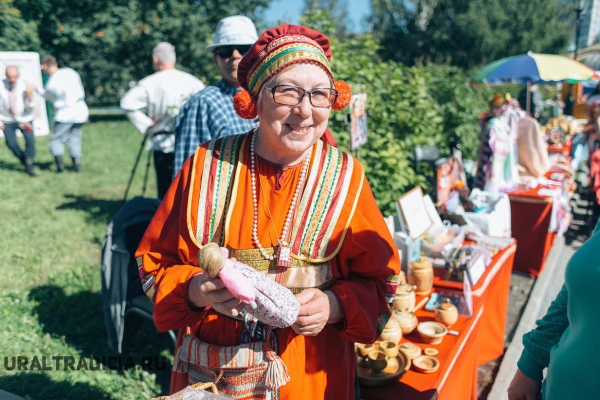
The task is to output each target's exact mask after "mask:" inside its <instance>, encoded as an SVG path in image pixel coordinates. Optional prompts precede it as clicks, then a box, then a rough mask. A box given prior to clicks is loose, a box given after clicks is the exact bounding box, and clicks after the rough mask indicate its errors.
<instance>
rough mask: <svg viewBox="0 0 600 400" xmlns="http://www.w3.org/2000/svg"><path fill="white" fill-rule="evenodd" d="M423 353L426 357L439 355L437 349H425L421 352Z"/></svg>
mask: <svg viewBox="0 0 600 400" xmlns="http://www.w3.org/2000/svg"><path fill="white" fill-rule="evenodd" d="M423 353H425V355H426V356H432V357H435V356H437V355H438V354H440V351H439V350H438V349H434V348H433V347H427V348H426V349H425V350H423Z"/></svg>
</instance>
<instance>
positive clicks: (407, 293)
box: [392, 283, 415, 311]
mask: <svg viewBox="0 0 600 400" xmlns="http://www.w3.org/2000/svg"><path fill="white" fill-rule="evenodd" d="M414 309H415V287H414V286H413V285H409V284H407V283H405V284H402V285H398V287H397V288H396V294H395V295H394V305H393V307H392V310H394V311H395V310H400V311H413V310H414Z"/></svg>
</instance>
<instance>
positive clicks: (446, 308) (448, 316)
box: [435, 298, 458, 328]
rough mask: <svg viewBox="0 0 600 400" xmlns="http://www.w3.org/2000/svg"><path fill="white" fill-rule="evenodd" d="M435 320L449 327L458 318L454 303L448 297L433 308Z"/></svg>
mask: <svg viewBox="0 0 600 400" xmlns="http://www.w3.org/2000/svg"><path fill="white" fill-rule="evenodd" d="M435 320H436V321H437V322H439V323H441V324H444V325H446V327H448V328H449V327H451V326H452V325H454V323H455V322H456V321H457V320H458V310H457V308H456V306H454V304H452V303H451V302H450V299H448V298H447V299H446V301H444V302H443V303H441V304H439V305H438V306H437V307H436V309H435Z"/></svg>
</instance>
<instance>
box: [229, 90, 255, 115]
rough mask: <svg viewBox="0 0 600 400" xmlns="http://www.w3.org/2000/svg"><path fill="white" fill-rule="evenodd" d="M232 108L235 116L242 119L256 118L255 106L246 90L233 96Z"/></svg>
mask: <svg viewBox="0 0 600 400" xmlns="http://www.w3.org/2000/svg"><path fill="white" fill-rule="evenodd" d="M233 108H234V110H235V112H236V113H237V115H239V116H240V117H242V118H244V119H254V118H256V115H257V114H256V104H255V103H254V100H253V99H252V95H251V94H250V92H248V91H247V90H242V91H241V92H238V93H237V94H236V95H235V96H233Z"/></svg>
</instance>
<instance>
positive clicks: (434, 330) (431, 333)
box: [417, 321, 448, 344]
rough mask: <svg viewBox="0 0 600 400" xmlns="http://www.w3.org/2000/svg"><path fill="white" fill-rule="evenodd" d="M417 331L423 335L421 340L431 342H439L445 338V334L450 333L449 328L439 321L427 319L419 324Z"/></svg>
mask: <svg viewBox="0 0 600 400" xmlns="http://www.w3.org/2000/svg"><path fill="white" fill-rule="evenodd" d="M417 331H418V332H419V335H421V340H423V342H425V343H429V344H439V343H441V342H442V339H444V336H446V334H447V333H448V328H446V326H445V325H443V324H440V323H439V322H434V321H426V322H421V323H420V324H419V326H417Z"/></svg>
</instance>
